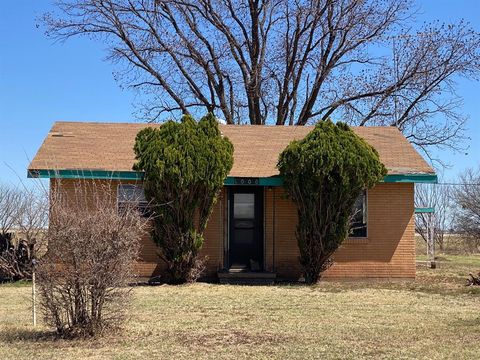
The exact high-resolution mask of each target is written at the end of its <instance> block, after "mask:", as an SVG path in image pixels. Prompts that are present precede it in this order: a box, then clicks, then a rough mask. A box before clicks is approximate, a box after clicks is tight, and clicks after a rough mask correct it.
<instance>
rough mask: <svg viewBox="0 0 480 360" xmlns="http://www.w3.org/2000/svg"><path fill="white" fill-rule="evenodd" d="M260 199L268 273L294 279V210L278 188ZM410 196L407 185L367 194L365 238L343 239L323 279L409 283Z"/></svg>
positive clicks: (412, 271)
mask: <svg viewBox="0 0 480 360" xmlns="http://www.w3.org/2000/svg"><path fill="white" fill-rule="evenodd" d="M265 195H266V196H265V204H266V214H265V219H266V222H265V230H266V239H265V240H266V244H267V262H266V263H267V265H268V270H275V271H276V272H277V274H278V276H279V277H283V278H289V279H292V278H293V279H295V278H298V276H300V273H301V270H300V266H299V263H298V256H299V251H298V247H297V243H296V239H295V227H296V223H297V213H296V210H295V207H294V206H293V204H292V203H291V202H290V201H289V200H287V199H285V198H284V197H283V191H282V189H275V190H273V189H272V190H270V189H267V190H266V192H265ZM413 195H414V185H413V184H410V183H409V184H401V183H382V184H379V185H377V186H376V187H375V188H374V189H372V190H369V191H368V195H367V208H368V224H367V226H368V228H367V238H350V239H347V240H345V242H344V243H343V244H342V246H341V248H340V249H338V250H337V252H336V253H335V254H334V261H335V263H334V265H333V266H332V267H331V268H330V269H328V270H327V271H326V272H325V274H324V276H325V277H327V278H362V277H368V278H414V277H415V242H414V230H415V228H414V226H415V224H414V201H413ZM274 203H275V210H274V206H273V205H274ZM274 215H275V216H274ZM274 232H275V238H274V237H273V233H274ZM273 242H274V243H275V247H273ZM273 264H274V265H275V266H274V267H273Z"/></svg>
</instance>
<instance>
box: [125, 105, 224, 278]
mask: <svg viewBox="0 0 480 360" xmlns="http://www.w3.org/2000/svg"><path fill="white" fill-rule="evenodd" d="M134 149H135V154H136V158H137V163H136V164H135V166H134V169H135V170H137V171H143V172H144V173H145V177H144V189H145V195H146V198H147V201H149V202H150V206H151V208H152V210H153V215H154V216H153V218H152V221H153V224H154V227H153V229H154V230H153V233H152V236H153V239H154V240H155V242H156V243H157V244H158V245H159V246H160V249H161V256H162V258H163V259H164V260H165V262H166V263H167V266H168V268H167V271H168V275H169V279H168V280H169V281H170V282H173V283H183V282H187V281H189V282H191V281H195V280H196V279H197V278H198V276H199V275H201V272H202V268H203V266H204V265H203V263H202V260H200V259H198V252H199V251H200V249H201V247H202V245H203V241H204V239H203V232H204V231H205V228H206V226H207V222H208V219H209V217H210V214H211V213H212V210H213V207H214V205H215V203H216V202H217V198H218V195H219V193H220V191H221V189H222V187H223V182H224V180H225V178H226V177H227V174H228V173H229V171H230V169H231V168H232V164H233V145H232V143H231V142H230V141H229V140H228V139H227V138H225V137H222V136H221V133H220V130H219V129H218V124H217V121H216V119H215V117H214V116H213V115H212V114H208V115H207V116H205V117H203V118H202V119H201V120H200V121H199V122H198V123H197V122H195V120H194V119H193V118H192V117H190V116H184V117H183V118H182V121H181V122H180V123H177V122H174V121H168V122H166V123H165V124H163V126H161V127H160V128H158V129H154V128H146V129H144V130H142V131H140V132H139V133H138V135H137V137H136V141H135V147H134Z"/></svg>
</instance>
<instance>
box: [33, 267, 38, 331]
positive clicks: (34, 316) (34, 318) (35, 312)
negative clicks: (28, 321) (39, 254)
mask: <svg viewBox="0 0 480 360" xmlns="http://www.w3.org/2000/svg"><path fill="white" fill-rule="evenodd" d="M35 300H36V299H35V267H34V268H33V271H32V320H33V326H37V308H36V301H35Z"/></svg>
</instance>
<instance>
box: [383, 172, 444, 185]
mask: <svg viewBox="0 0 480 360" xmlns="http://www.w3.org/2000/svg"><path fill="white" fill-rule="evenodd" d="M383 182H386V183H429V184H436V183H437V182H438V178H437V175H435V174H395V175H386V176H385V177H384V178H383Z"/></svg>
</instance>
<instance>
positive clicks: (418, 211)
mask: <svg viewBox="0 0 480 360" xmlns="http://www.w3.org/2000/svg"><path fill="white" fill-rule="evenodd" d="M434 212H435V208H433V207H416V208H415V214H425V213H434Z"/></svg>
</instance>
